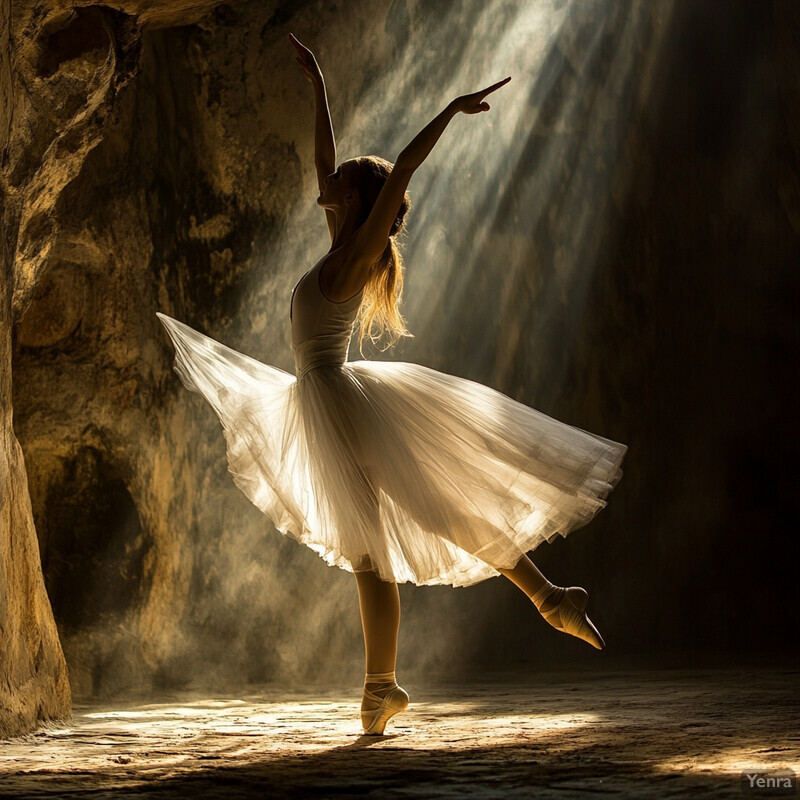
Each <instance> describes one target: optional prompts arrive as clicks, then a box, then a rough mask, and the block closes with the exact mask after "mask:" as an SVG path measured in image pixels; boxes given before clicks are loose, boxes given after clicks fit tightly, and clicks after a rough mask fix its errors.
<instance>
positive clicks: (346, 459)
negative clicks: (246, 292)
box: [159, 268, 627, 586]
mask: <svg viewBox="0 0 800 800" xmlns="http://www.w3.org/2000/svg"><path fill="white" fill-rule="evenodd" d="M312 269H313V268H312ZM310 272H311V271H310ZM309 274H310V273H306V275H309ZM305 277H306V276H304V278H305ZM301 283H302V279H301ZM313 283H314V285H315V286H316V288H314V287H310V288H308V289H307V290H306V293H307V294H309V293H311V292H314V291H316V292H319V291H320V290H319V288H318V283H317V281H316V279H315V280H314V282H313ZM299 285H300V284H298V286H299ZM309 296H310V295H309ZM353 299H354V298H353ZM326 302H327V303H328V304H329V305H328V306H326V305H325V303H326ZM346 302H348V303H349V301H346ZM358 302H360V300H359V301H358ZM326 308H329V310H330V313H331V314H334V313H339V314H340V316H342V315H343V314H344V312H343V311H342V309H345V311H347V312H348V313H349V314H350V317H352V314H351V313H350V312H351V306H345V304H333V303H331V301H319V302H318V303H317V305H316V306H314V315H316V316H312V317H308V319H311V320H312V321H313V320H318V318H319V315H320V314H321V313H322V311H320V309H322V310H325V309H326ZM352 308H357V304H356V305H355V306H352ZM295 316H297V308H295ZM159 317H160V319H161V321H162V322H163V323H164V325H165V327H166V329H167V331H168V332H169V334H170V336H171V338H172V340H173V342H174V344H175V348H176V363H175V369H176V371H177V372H178V374H179V375H180V377H181V379H182V381H183V383H184V385H185V386H186V387H187V388H189V389H192V390H194V391H197V392H200V393H201V394H202V395H203V396H204V397H205V398H206V399H207V400H208V402H209V403H210V404H211V405H212V407H213V408H214V411H215V412H216V413H217V415H218V416H219V418H220V420H221V422H222V426H223V429H224V433H225V438H226V441H227V449H228V462H229V469H230V471H231V473H232V475H233V479H234V481H235V482H236V485H237V486H238V487H239V488H240V489H241V490H242V491H243V492H244V494H245V495H247V497H248V498H249V499H250V500H251V501H252V502H253V503H254V504H255V505H256V506H257V507H258V508H259V509H261V511H263V512H264V514H265V515H266V516H267V517H268V518H269V519H270V520H271V522H272V523H273V524H274V525H275V527H276V528H277V529H278V530H279V531H281V532H282V533H284V534H287V535H289V536H292V537H293V538H295V539H297V540H298V541H299V542H302V543H303V544H305V545H307V546H308V547H310V548H311V549H312V550H314V551H315V552H317V553H318V554H319V555H320V556H321V557H322V558H323V559H325V561H326V562H327V563H328V564H331V565H335V566H338V567H341V568H343V569H346V570H350V571H353V570H354V569H359V568H364V566H363V565H365V564H368V565H370V566H371V568H373V569H375V570H376V571H377V573H378V574H379V576H380V577H381V578H382V579H384V580H392V581H397V582H405V581H413V582H414V583H416V584H419V585H423V584H451V585H453V586H468V585H470V584H474V583H478V582H479V581H482V580H485V579H486V578H489V577H491V576H493V575H497V574H498V572H497V568H511V567H513V566H514V565H515V564H516V562H517V561H518V560H519V558H520V556H521V555H522V554H523V553H525V552H527V551H530V550H533V549H534V548H536V547H538V545H540V544H541V543H542V542H545V541H550V540H552V539H553V538H555V537H556V536H566V535H567V534H568V533H569V532H570V531H573V530H575V529H577V528H580V527H581V526H583V525H586V523H588V522H589V521H590V520H591V519H592V517H594V515H595V514H596V513H597V512H598V511H599V510H600V509H601V508H603V507H604V506H605V505H606V502H605V500H604V498H605V497H606V495H607V494H608V493H609V492H610V491H611V489H612V488H613V487H614V486H615V485H616V483H617V482H618V481H619V479H620V477H621V476H622V470H621V469H620V464H621V462H622V460H623V458H624V455H625V453H626V451H627V447H626V446H625V445H623V444H620V443H618V442H614V441H611V440H609V439H605V438H603V437H600V436H596V435H594V434H591V433H588V432H586V431H583V430H581V429H579V428H575V427H573V426H570V425H566V424H564V423H562V422H559V421H558V420H556V419H553V418H552V417H549V416H547V415H546V414H542V413H541V412H539V411H536V410H535V409H533V408H530V407H528V406H525V405H523V404H522V403H518V402H517V401H515V400H512V399H511V398H509V397H507V396H505V395H503V394H501V393H500V392H497V391H495V390H493V389H491V388H488V387H486V386H483V385H481V384H479V383H475V382H474V381H470V380H466V379H464V378H459V377H455V376H453V375H447V374H444V373H441V372H437V371H435V370H433V369H429V368H427V367H424V366H420V365H418V364H413V363H406V362H394V361H349V362H344V363H334V362H335V361H336V358H335V357H333V356H331V352H330V347H329V345H330V341H329V340H330V336H332V334H331V335H330V336H329V335H328V334H325V333H322V334H320V335H317V336H315V337H313V339H309V340H308V341H305V342H301V343H300V344H298V345H295V356H296V361H297V363H298V364H299V365H300V366H301V367H302V368H301V369H298V375H299V376H300V377H299V378H295V376H293V375H290V374H289V373H287V372H284V371H283V370H280V369H277V368H275V367H272V366H269V365H266V364H262V363H261V362H259V361H257V360H255V359H252V358H249V357H248V356H245V355H242V354H241V353H238V352H236V351H235V350H232V349H230V348H228V347H225V346H224V345H222V344H220V343H219V342H216V341H215V340H213V339H211V338H209V337H207V336H204V335H203V334H201V333H198V332H197V331H195V330H193V329H192V328H190V327H188V326H186V325H184V324H182V323H180V322H178V321H176V320H174V319H172V318H170V317H167V316H165V315H163V314H159ZM342 318H343V319H344V316H343V317H342ZM351 334H352V330H349V331H345V332H344V334H343V335H342V336H339V335H338V334H337V335H336V336H338V337H339V338H337V339H336V341H337V342H338V344H337V346H338V347H339V350H338V352H339V355H340V357H339V361H340V362H341V361H344V357H345V356H343V355H341V352H342V351H341V346H340V345H341V343H342V342H344V343H345V344H344V347H345V350H344V352H345V353H346V345H347V343H349V338H350V335H351ZM326 336H328V339H326ZM322 344H325V347H322ZM304 348H305V350H304ZM325 348H327V349H325ZM312 350H313V351H314V355H313V357H312V355H311V351H312ZM323 351H324V352H325V354H326V356H325V358H320V357H318V356H319V353H320V352H323ZM366 557H368V561H366V560H365V558H366Z"/></svg>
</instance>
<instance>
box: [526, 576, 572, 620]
mask: <svg viewBox="0 0 800 800" xmlns="http://www.w3.org/2000/svg"><path fill="white" fill-rule="evenodd" d="M563 592H564V590H563V589H562V588H561V587H560V586H556V584H554V583H550V581H545V582H544V583H543V584H542V586H540V587H539V588H538V589H537V590H536V592H534V593H533V594H532V595H530V598H531V602H532V603H533V604H534V605H535V606H536V609H537V610H538V611H539V613H540V614H542V613H544V612H545V611H549V610H550V609H551V608H554V607H555V606H557V605H558V604H559V602H560V601H561V596H562V594H563Z"/></svg>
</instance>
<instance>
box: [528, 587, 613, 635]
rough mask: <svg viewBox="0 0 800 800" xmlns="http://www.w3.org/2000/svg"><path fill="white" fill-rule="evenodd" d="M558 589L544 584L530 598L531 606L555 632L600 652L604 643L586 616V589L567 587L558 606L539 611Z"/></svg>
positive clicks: (587, 596) (587, 597) (587, 599)
mask: <svg viewBox="0 0 800 800" xmlns="http://www.w3.org/2000/svg"><path fill="white" fill-rule="evenodd" d="M559 588H561V587H559V586H553V584H545V586H543V587H542V588H541V589H540V590H539V591H538V592H537V593H536V594H535V595H534V596H533V597H532V598H531V600H532V601H533V604H534V605H535V606H536V608H537V609H539V613H540V614H541V615H542V616H543V617H544V618H545V621H546V622H548V623H549V624H550V625H552V626H553V627H554V628H555V629H556V630H557V631H562V632H563V633H568V634H570V635H571V636H575V637H577V638H578V639H583V641H584V642H588V643H589V644H590V645H592V647H596V648H597V649H598V650H602V649H603V648H604V647H605V646H606V643H605V642H604V641H603V637H602V636H601V635H600V631H598V630H597V628H595V626H594V623H593V622H592V621H591V620H590V619H589V617H587V616H586V605H587V604H588V602H589V595H588V594H587V592H586V589H583V588H581V587H580V586H569V587H567V588H565V589H564V593H563V594H562V596H561V601H560V602H559V603H558V605H555V606H553V607H552V608H548V609H547V611H542V610H541V608H540V606H541V604H542V603H543V602H544V601H545V600H546V599H547V598H548V597H549V596H550V595H551V594H552V593H553V592H554V591H555V590H556V589H559Z"/></svg>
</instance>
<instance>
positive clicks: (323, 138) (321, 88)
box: [289, 33, 336, 240]
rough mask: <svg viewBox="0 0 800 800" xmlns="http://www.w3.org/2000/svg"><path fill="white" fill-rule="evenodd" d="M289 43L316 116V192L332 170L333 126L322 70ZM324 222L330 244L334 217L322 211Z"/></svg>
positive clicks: (298, 46) (310, 56)
mask: <svg viewBox="0 0 800 800" xmlns="http://www.w3.org/2000/svg"><path fill="white" fill-rule="evenodd" d="M289 41H290V42H291V43H292V45H294V49H295V50H296V51H297V59H296V61H297V63H298V64H299V65H300V66H301V67H302V69H303V72H304V73H305V76H306V78H308V80H309V81H310V82H311V85H312V86H313V87H314V101H315V105H316V114H315V122H314V166H315V167H316V169H317V184H318V186H319V189H320V190H322V188H323V187H324V185H325V177H326V176H327V175H330V174H331V173H332V172H333V171H334V170H335V169H336V141H335V139H334V136H333V125H332V124H331V115H330V111H329V110H328V95H327V92H326V90H325V79H324V78H323V77H322V70H321V69H320V68H319V64H317V59H316V58H314V54H313V53H312V52H311V50H309V49H308V48H307V47H306V46H305V45H303V44H301V43H300V42H299V41H298V40H297V38H296V37H295V36H294V34H292V33H290V34H289ZM325 218H326V219H327V221H328V230H329V231H330V234H331V240H333V235H334V232H335V226H336V217H335V215H334V214H333V212H332V211H330V210H328V209H326V210H325Z"/></svg>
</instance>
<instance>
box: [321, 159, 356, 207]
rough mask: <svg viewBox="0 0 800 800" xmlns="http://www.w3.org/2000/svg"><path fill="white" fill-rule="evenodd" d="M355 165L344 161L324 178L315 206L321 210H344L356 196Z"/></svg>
mask: <svg viewBox="0 0 800 800" xmlns="http://www.w3.org/2000/svg"><path fill="white" fill-rule="evenodd" d="M355 171H356V165H355V162H353V161H344V162H342V163H341V164H340V165H339V167H338V168H337V170H336V172H333V173H331V174H330V175H328V176H327V177H326V178H325V185H324V186H323V188H322V191H321V192H320V193H319V197H318V198H317V204H318V205H320V206H322V207H323V208H341V209H345V208H346V207H347V206H348V205H349V204H350V203H352V202H354V201H355V200H356V198H357V196H358V189H357V187H356V174H355Z"/></svg>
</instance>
